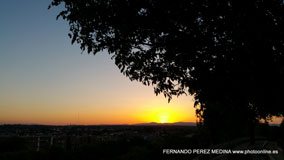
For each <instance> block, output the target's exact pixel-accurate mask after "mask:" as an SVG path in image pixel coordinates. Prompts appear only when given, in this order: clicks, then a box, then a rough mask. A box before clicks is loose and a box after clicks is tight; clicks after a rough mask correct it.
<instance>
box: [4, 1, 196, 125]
mask: <svg viewBox="0 0 284 160" xmlns="http://www.w3.org/2000/svg"><path fill="white" fill-rule="evenodd" d="M49 3H50V1H49V0H24V1H22V0H1V1H0V23H1V24H0V75H1V77H0V123H43V124H110V123H111V124H120V123H140V122H151V121H156V122H159V121H161V117H163V118H164V119H165V117H166V119H167V120H166V121H169V122H174V121H195V111H194V108H193V101H192V97H190V96H182V97H179V98H178V99H176V98H174V99H173V101H172V102H171V103H170V104H168V103H167V100H166V99H165V98H164V97H163V96H155V95H154V92H153V88H152V87H146V86H143V85H142V84H140V83H138V82H131V81H130V80H129V79H128V78H127V77H124V76H123V75H122V74H121V73H120V72H119V70H118V68H117V67H116V66H115V65H114V62H113V61H112V60H111V59H110V56H109V55H108V54H106V53H99V54H97V55H96V56H93V55H88V54H87V53H83V54H81V50H80V49H79V47H78V46H77V45H71V42H70V39H69V38H68V36H67V34H68V24H67V23H66V22H64V21H63V20H58V21H56V15H57V13H58V12H59V10H60V8H52V9H50V10H48V9H47V8H48V5H49Z"/></svg>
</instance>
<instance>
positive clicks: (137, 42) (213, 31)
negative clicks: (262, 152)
mask: <svg viewBox="0 0 284 160" xmlns="http://www.w3.org/2000/svg"><path fill="white" fill-rule="evenodd" d="M60 4H64V7H65V8H64V10H63V11H62V12H60V13H59V15H58V17H62V18H63V19H65V20H67V21H68V22H69V25H70V33H69V36H70V38H71V39H72V43H74V42H76V43H79V44H80V46H81V49H82V50H83V51H84V50H86V51H87V52H88V53H94V54H95V53H97V52H99V51H103V50H107V51H108V53H109V54H111V55H112V58H113V59H114V60H115V64H116V65H117V66H118V67H119V69H120V71H121V72H122V73H123V74H124V75H126V76H127V77H129V78H130V80H137V81H140V82H142V83H143V84H145V85H153V86H154V91H155V93H156V94H160V93H162V94H164V95H165V97H168V99H169V100H170V99H171V98H172V96H179V95H181V94H186V93H189V94H190V95H193V96H194V98H195V107H196V113H197V115H198V116H199V118H201V119H202V120H203V123H204V124H205V125H206V126H208V127H209V128H210V130H211V131H212V132H215V131H216V133H217V134H218V131H220V128H222V127H229V128H231V131H232V133H233V132H235V131H237V130H240V128H241V127H243V128H244V127H245V126H248V128H251V129H253V128H254V127H253V126H254V125H255V123H256V122H257V121H258V120H259V119H261V118H263V119H266V118H268V117H271V116H272V115H283V113H284V108H283V106H282V104H281V101H282V99H283V98H284V83H283V82H284V56H283V54H284V5H283V2H282V1H280V0H248V1H240V0H212V1H209V0H178V1H173V0H80V1H78V0H53V2H52V4H51V6H58V5H60ZM220 126H221V127H220ZM238 126H239V127H238ZM249 126H250V127H249ZM250 133H251V134H252V137H253V130H251V132H250Z"/></svg>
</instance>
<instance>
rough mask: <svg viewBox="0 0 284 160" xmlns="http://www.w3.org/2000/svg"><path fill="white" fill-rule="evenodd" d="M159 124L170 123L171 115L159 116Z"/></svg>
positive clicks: (162, 114)
mask: <svg viewBox="0 0 284 160" xmlns="http://www.w3.org/2000/svg"><path fill="white" fill-rule="evenodd" d="M158 119H159V123H169V114H167V113H161V114H159V115H158Z"/></svg>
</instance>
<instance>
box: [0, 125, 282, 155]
mask: <svg viewBox="0 0 284 160" xmlns="http://www.w3.org/2000/svg"><path fill="white" fill-rule="evenodd" d="M256 131H257V132H256V135H257V139H256V143H255V144H254V145H250V144H249V140H248V138H246V137H241V138H237V139H235V140H233V141H229V142H222V143H220V144H212V142H211V141H210V138H209V137H208V136H207V134H204V133H203V132H202V131H200V130H198V129H197V127H195V126H170V125H154V126H143V125H142V126H42V125H1V126H0V160H16V159H17V160H18V159H19V160H79V159H80V160H81V159H83V160H112V159H113V160H159V159H164V160H183V159H184V160H185V159H186V160H191V159H226V160H227V159H242V160H245V159H264V160H265V159H274V160H278V159H279V160H280V159H282V158H283V157H282V153H283V151H282V149H281V148H284V147H283V144H284V143H283V142H284V138H283V135H284V134H283V133H284V132H283V128H281V127H278V126H262V127H259V128H258V129H257V130H256ZM205 149H206V150H205ZM212 149H217V150H214V151H213V150H212ZM220 149H222V150H220ZM245 149H250V150H253V149H255V150H257V151H259V150H264V149H266V150H269V151H270V150H271V151H272V150H277V151H278V152H279V153H278V154H246V155H245V154H238V155H236V154H234V155H232V153H228V151H232V150H241V151H244V150H245ZM190 151H191V152H192V151H193V152H195V153H189V152H190ZM207 151H209V152H215V153H214V154H212V153H211V154H207V153H206V152H207ZM181 152H182V153H181ZM217 152H218V153H217Z"/></svg>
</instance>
